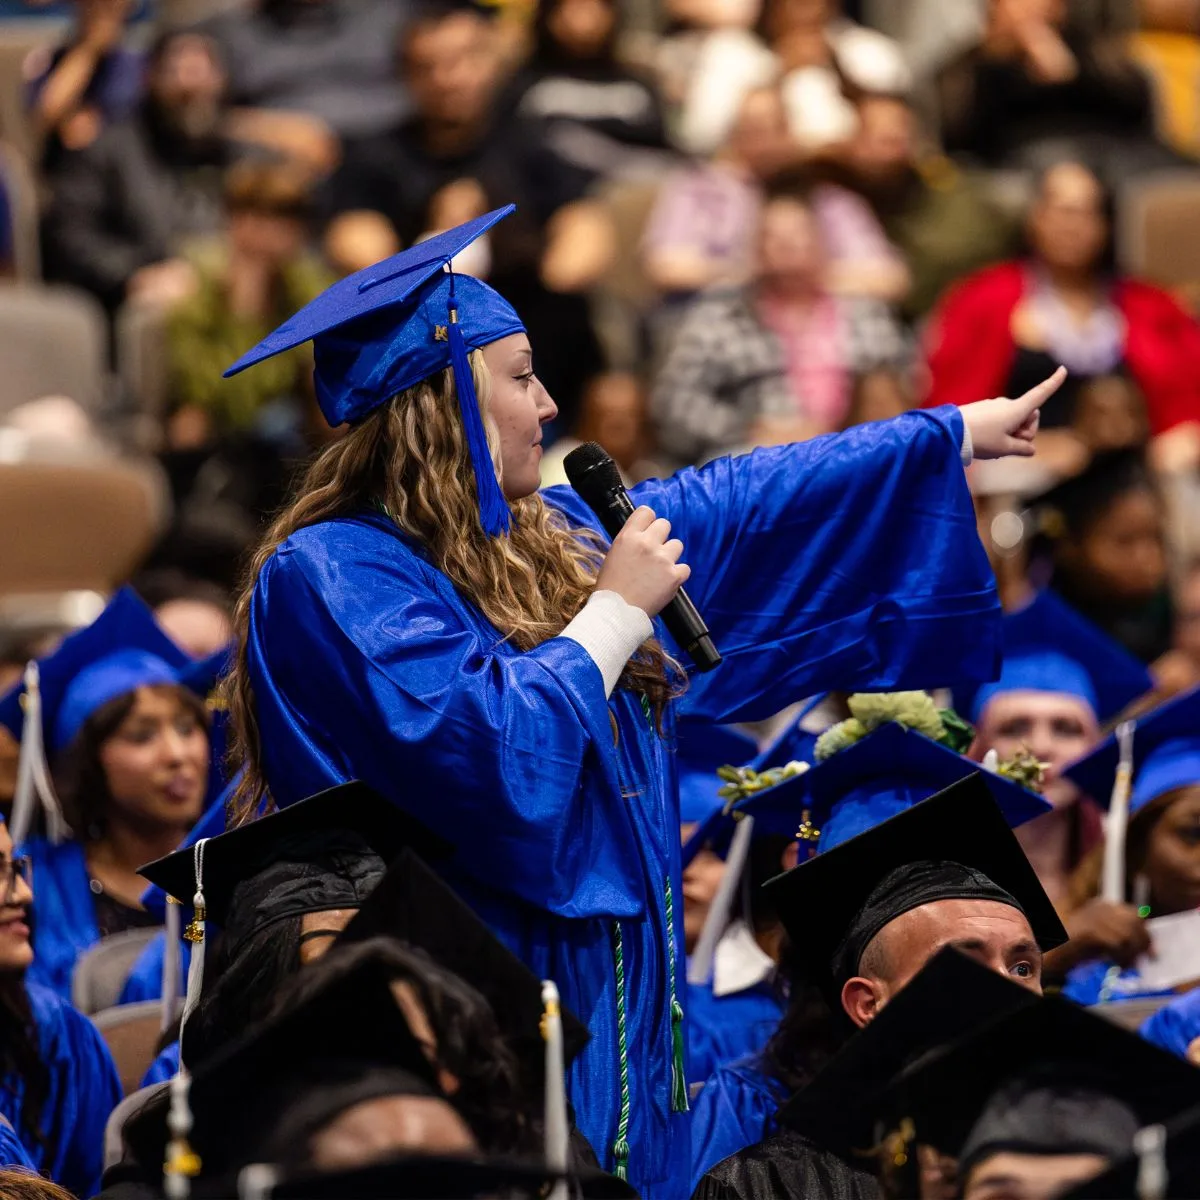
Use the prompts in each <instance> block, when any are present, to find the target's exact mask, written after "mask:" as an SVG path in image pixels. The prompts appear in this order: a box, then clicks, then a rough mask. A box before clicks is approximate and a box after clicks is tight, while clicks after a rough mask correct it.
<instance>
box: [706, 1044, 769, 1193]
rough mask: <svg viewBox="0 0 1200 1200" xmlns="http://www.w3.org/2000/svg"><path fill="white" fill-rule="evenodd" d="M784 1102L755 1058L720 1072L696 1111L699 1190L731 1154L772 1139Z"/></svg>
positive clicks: (738, 1062)
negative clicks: (770, 1137) (773, 1129)
mask: <svg viewBox="0 0 1200 1200" xmlns="http://www.w3.org/2000/svg"><path fill="white" fill-rule="evenodd" d="M778 1107H779V1097H778V1096H777V1095H776V1089H775V1088H774V1086H773V1085H772V1083H771V1081H770V1080H769V1079H768V1078H767V1076H766V1075H764V1074H763V1072H762V1070H761V1069H760V1068H759V1066H758V1065H757V1057H756V1056H750V1057H747V1058H743V1059H739V1060H738V1061H737V1062H733V1063H726V1064H725V1065H724V1066H721V1067H718V1068H717V1069H716V1070H715V1071H714V1072H713V1074H712V1076H711V1077H710V1079H709V1080H708V1082H707V1083H706V1084H705V1085H704V1087H702V1088H701V1089H700V1095H699V1096H698V1097H697V1098H696V1104H695V1108H694V1109H693V1112H692V1181H691V1186H690V1187H689V1188H688V1194H689V1195H690V1194H691V1193H692V1192H694V1191H695V1190H696V1187H697V1185H698V1184H699V1182H700V1180H701V1178H702V1177H703V1175H704V1173H705V1172H706V1171H709V1170H711V1169H712V1168H713V1167H715V1166H716V1165H717V1163H719V1162H723V1161H724V1160H725V1159H727V1158H728V1157H729V1156H730V1155H731V1154H736V1153H737V1152H738V1151H739V1150H744V1149H745V1148H746V1147H747V1146H753V1145H755V1144H756V1143H757V1142H761V1141H762V1140H763V1138H765V1137H767V1136H768V1134H769V1133H770V1132H771V1130H772V1128H773V1126H774V1120H775V1112H776V1110H777V1109H778Z"/></svg>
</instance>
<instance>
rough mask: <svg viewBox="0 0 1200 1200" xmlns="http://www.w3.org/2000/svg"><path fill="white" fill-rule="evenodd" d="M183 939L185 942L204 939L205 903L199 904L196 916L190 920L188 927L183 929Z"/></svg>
mask: <svg viewBox="0 0 1200 1200" xmlns="http://www.w3.org/2000/svg"><path fill="white" fill-rule="evenodd" d="M183 940H184V941H185V942H192V943H193V944H194V943H196V942H202V941H204V905H203V904H198V905H196V909H195V916H194V917H193V918H192V920H190V921H189V922H188V926H187V928H186V929H185V930H184V931H183Z"/></svg>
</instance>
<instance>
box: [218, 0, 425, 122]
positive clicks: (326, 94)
mask: <svg viewBox="0 0 1200 1200" xmlns="http://www.w3.org/2000/svg"><path fill="white" fill-rule="evenodd" d="M409 12H410V5H409V4H408V3H406V0H260V2H259V3H258V4H255V5H247V6H245V7H244V8H243V9H242V10H239V11H234V12H231V13H227V14H224V15H222V16H219V17H216V18H214V19H213V20H212V21H211V22H209V23H208V24H207V25H206V26H205V28H206V29H207V30H208V31H209V32H210V33H211V34H212V35H213V37H215V38H216V39H217V42H218V44H219V45H220V47H221V49H222V52H223V55H224V57H225V61H226V63H227V65H228V68H229V83H230V94H231V96H232V99H233V103H234V104H235V105H237V106H239V107H244V108H251V109H286V110H288V111H290V112H296V113H307V114H308V115H309V116H312V117H316V118H317V119H318V120H320V121H321V122H323V123H324V124H325V125H326V126H328V127H329V128H330V129H332V130H333V131H334V133H336V134H337V135H338V136H340V137H362V136H364V135H367V134H373V133H379V132H381V131H382V130H385V129H387V128H389V127H390V126H392V125H394V124H395V123H396V121H398V120H399V119H400V118H401V117H402V116H403V115H404V114H405V112H406V111H407V108H408V104H407V100H406V99H405V96H404V90H403V88H401V86H400V85H399V83H398V82H397V80H396V76H395V62H394V57H393V48H394V46H395V44H396V34H397V31H398V30H399V29H400V27H401V25H402V23H403V22H404V20H405V18H406V17H407V16H408V14H409Z"/></svg>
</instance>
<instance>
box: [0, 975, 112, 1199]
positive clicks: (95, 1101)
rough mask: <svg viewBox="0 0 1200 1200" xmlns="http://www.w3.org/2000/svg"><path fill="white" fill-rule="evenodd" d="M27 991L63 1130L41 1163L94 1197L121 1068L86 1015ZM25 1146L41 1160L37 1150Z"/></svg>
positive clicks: (52, 1105) (32, 988) (52, 1108)
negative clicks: (114, 1062)
mask: <svg viewBox="0 0 1200 1200" xmlns="http://www.w3.org/2000/svg"><path fill="white" fill-rule="evenodd" d="M27 990H28V992H29V999H30V1004H31V1006H32V1008H33V1015H34V1020H35V1021H36V1023H37V1027H38V1035H39V1040H40V1043H41V1051H42V1058H43V1060H44V1061H45V1063H46V1065H47V1067H48V1068H49V1071H50V1098H49V1100H48V1102H47V1104H46V1110H45V1115H46V1116H47V1117H49V1116H50V1114H53V1121H54V1126H53V1127H54V1128H55V1129H57V1131H58V1136H57V1138H56V1139H55V1144H53V1145H51V1146H50V1147H48V1148H47V1149H46V1150H44V1151H41V1152H40V1153H41V1158H40V1161H38V1166H39V1168H40V1169H41V1170H42V1171H43V1172H45V1173H46V1174H48V1175H49V1176H50V1178H52V1179H53V1180H54V1181H55V1183H59V1184H61V1185H62V1186H63V1187H65V1188H66V1189H67V1190H68V1191H70V1192H73V1193H74V1194H75V1195H76V1196H92V1195H95V1193H96V1192H97V1191H99V1189H100V1176H101V1173H102V1172H103V1170H104V1127H105V1125H106V1123H107V1122H108V1118H109V1115H110V1114H111V1113H112V1110H113V1109H114V1108H116V1106H117V1105H118V1104H119V1103H120V1101H121V1094H122V1093H121V1081H120V1079H119V1077H118V1076H117V1068H116V1066H115V1065H114V1064H113V1060H112V1055H111V1054H110V1053H109V1050H108V1046H107V1045H106V1044H105V1041H104V1039H103V1038H102V1037H101V1036H100V1031H99V1030H98V1029H97V1028H96V1027H95V1025H93V1024H92V1023H91V1021H89V1020H88V1019H87V1017H85V1016H84V1015H83V1014H82V1013H80V1012H78V1011H76V1009H74V1008H72V1007H71V1005H69V1004H67V1003H65V1002H64V1001H62V1000H61V999H59V997H57V996H56V995H54V993H53V992H49V991H47V990H45V989H43V988H39V987H37V986H36V985H35V984H29V985H27ZM5 1115H8V1114H5ZM10 1119H11V1118H10ZM13 1123H14V1125H17V1122H16V1121H14V1122H13ZM17 1127H18V1128H19V1126H17ZM26 1149H28V1150H29V1151H30V1153H31V1155H32V1156H33V1157H34V1159H35V1161H37V1160H38V1159H39V1151H38V1150H35V1148H34V1147H30V1146H27V1147H26Z"/></svg>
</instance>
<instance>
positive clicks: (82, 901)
mask: <svg viewBox="0 0 1200 1200" xmlns="http://www.w3.org/2000/svg"><path fill="white" fill-rule="evenodd" d="M24 852H25V853H26V854H27V855H28V856H29V859H30V862H31V864H32V866H33V909H32V912H33V965H32V966H31V967H30V968H29V971H28V974H27V978H28V979H29V981H30V983H32V984H37V985H39V986H41V987H45V988H48V989H49V990H50V991H52V992H54V993H55V994H56V995H58V996H59V997H61V998H62V999H63V1000H65V1001H67V1002H70V999H71V975H72V974H73V972H74V970H75V963H76V962H77V961H78V959H79V956H80V955H81V954H82V953H83V952H84V951H85V950H89V949H90V948H91V947H92V946H94V945H95V944H96V943H97V942H98V941H99V940H100V930H99V928H98V926H97V925H96V904H95V898H94V897H93V895H92V889H91V883H90V878H89V876H88V869H87V862H86V860H85V859H84V855H83V846H82V845H80V843H79V842H74V841H72V842H63V843H62V844H61V845H58V846H55V845H54V844H53V843H52V842H49V841H47V840H46V839H45V838H42V837H34V838H30V839H29V841H28V842H26V843H25V846H24Z"/></svg>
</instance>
